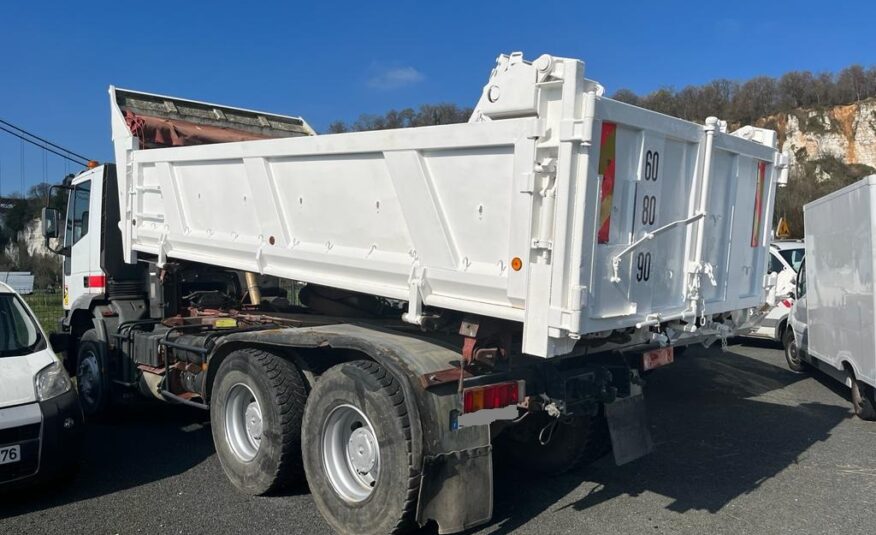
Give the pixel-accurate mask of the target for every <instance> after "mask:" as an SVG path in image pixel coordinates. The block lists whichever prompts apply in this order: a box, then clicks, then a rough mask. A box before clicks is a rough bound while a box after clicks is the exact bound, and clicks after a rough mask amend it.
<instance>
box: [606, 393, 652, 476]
mask: <svg viewBox="0 0 876 535" xmlns="http://www.w3.org/2000/svg"><path fill="white" fill-rule="evenodd" d="M605 417H606V419H607V420H608V429H609V431H610V432H611V444H612V449H613V450H614V462H615V463H616V464H617V465H618V466H620V465H622V464H626V463H628V462H631V461H635V460H636V459H638V458H639V457H643V456H645V455H647V454H649V453H651V451H652V450H653V449H654V442H653V440H652V439H651V431H650V430H649V429H648V415H647V413H646V411H645V396H644V395H642V394H639V395H636V396H630V397H625V398H618V399H617V400H615V401H613V402H612V403H608V404H606V405H605Z"/></svg>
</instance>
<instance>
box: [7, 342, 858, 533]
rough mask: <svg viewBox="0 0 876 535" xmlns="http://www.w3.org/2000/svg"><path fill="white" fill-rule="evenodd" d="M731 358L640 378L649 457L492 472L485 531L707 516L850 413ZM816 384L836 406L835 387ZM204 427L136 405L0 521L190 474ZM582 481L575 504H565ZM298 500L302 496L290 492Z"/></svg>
mask: <svg viewBox="0 0 876 535" xmlns="http://www.w3.org/2000/svg"><path fill="white" fill-rule="evenodd" d="M756 344H760V342H757V343H756ZM743 352H744V351H741V350H740V349H739V348H734V347H731V348H730V350H729V351H728V352H726V353H720V351H717V350H710V351H708V352H706V351H704V350H698V349H693V350H690V351H688V352H687V353H685V355H684V356H681V357H679V358H678V359H677V362H676V364H674V365H672V366H669V367H667V368H665V369H660V370H656V371H655V372H654V373H653V374H651V375H650V376H649V377H648V386H647V397H648V398H649V410H650V415H651V424H652V432H653V435H654V439H655V444H656V448H655V451H654V453H652V454H651V455H650V456H647V457H645V458H643V459H639V460H637V461H635V462H632V463H630V464H628V465H625V466H621V467H617V466H615V465H614V463H613V462H612V460H611V459H610V458H603V459H602V460H600V461H598V462H597V463H595V464H594V465H592V466H590V467H587V468H584V469H582V470H580V471H577V472H576V473H572V474H567V475H564V476H561V477H557V478H551V479H541V480H535V479H533V478H532V477H531V476H529V475H527V474H524V473H522V472H520V471H518V470H516V469H515V467H513V466H502V465H499V466H497V467H496V476H495V489H496V490H495V508H494V515H493V520H492V522H491V523H490V526H488V527H489V529H491V530H494V532H495V533H500V534H504V533H511V532H513V531H515V530H517V529H520V528H521V526H523V525H524V524H525V523H526V522H528V521H529V520H531V519H532V518H533V517H535V516H536V515H539V514H542V513H544V512H545V511H548V512H550V511H558V510H567V509H570V508H571V509H573V510H581V511H583V510H587V509H588V508H593V507H596V506H598V505H599V504H602V503H604V502H606V501H609V500H613V499H615V498H617V497H620V496H638V495H640V494H643V493H656V494H659V495H661V496H665V497H667V498H669V500H670V503H669V505H668V506H667V508H668V509H669V510H671V511H677V512H686V511H692V510H699V511H708V512H712V513H714V512H717V511H720V510H721V509H722V508H723V507H725V506H726V505H727V504H728V503H729V502H731V501H732V500H734V499H735V498H737V497H739V496H742V495H745V494H747V493H750V492H752V491H754V490H756V489H757V488H759V487H760V486H761V485H762V484H763V483H764V482H765V481H767V480H769V479H770V478H772V477H774V476H775V475H776V474H778V473H779V472H781V471H782V470H783V469H785V468H787V467H788V466H791V465H793V464H795V463H796V462H797V461H798V458H799V457H800V455H801V454H803V453H804V452H806V451H807V449H809V448H810V447H811V446H812V445H813V444H816V443H818V442H820V441H824V440H826V439H827V438H828V437H829V436H830V434H831V431H832V430H833V428H834V427H835V426H836V425H837V424H838V423H839V422H841V421H842V420H844V419H846V418H849V417H850V416H851V413H850V410H849V409H848V406H847V405H846V404H845V402H844V401H842V399H837V403H836V404H835V405H834V404H819V403H804V404H798V403H797V402H796V401H795V399H794V397H793V395H792V394H791V393H789V392H788V387H792V386H793V385H794V384H795V383H796V382H798V381H801V380H805V379H806V378H807V376H806V375H800V374H794V373H792V372H790V371H788V370H787V369H784V368H781V367H779V366H776V365H772V364H769V363H765V362H762V361H760V360H756V359H753V358H749V357H746V356H744V355H743V354H742V353H743ZM819 380H820V381H822V382H824V384H826V385H828V386H829V387H830V388H831V389H834V391H836V392H838V393H840V394H841V395H842V396H844V397H845V398H846V399H847V398H848V392H847V389H844V388H843V386H842V385H841V384H837V383H835V382H833V381H830V380H829V379H825V378H819ZM207 423H208V418H207V414H206V413H204V412H202V411H198V410H197V409H189V408H185V407H179V406H168V405H163V404H146V405H143V406H140V405H138V406H136V407H133V408H129V409H128V410H126V411H125V412H124V413H122V414H120V415H118V416H115V417H113V418H111V419H110V420H108V421H106V422H101V423H96V424H89V429H88V433H87V437H86V441H85V454H84V455H83V461H82V468H81V472H80V475H79V476H78V478H77V479H76V481H74V482H73V484H71V485H66V486H63V487H59V488H57V489H51V490H41V491H38V492H32V493H29V494H19V495H13V496H11V497H5V498H4V499H3V502H2V503H3V506H2V509H0V517H7V518H9V517H15V516H19V515H23V514H26V513H32V512H38V511H43V510H45V509H49V508H53V507H58V506H63V505H66V504H70V503H75V502H78V501H84V500H88V499H91V498H95V497H99V496H104V495H110V494H113V493H115V492H118V491H122V490H125V489H130V488H134V487H138V486H142V485H147V484H149V483H151V482H155V481H160V480H162V479H165V478H169V477H172V476H176V475H178V474H181V473H183V472H185V471H187V470H190V469H192V468H194V467H196V466H197V465H199V464H201V463H202V462H204V461H205V460H206V459H207V458H209V457H210V456H211V455H213V453H214V449H213V442H212V438H211V435H210V427H209V425H207ZM582 484H586V485H584V487H583V489H584V490H583V491H580V490H579V491H578V493H581V494H582V495H581V496H580V497H579V498H577V499H576V500H574V501H571V502H570V501H569V497H570V494H572V493H575V492H576V490H577V489H579V488H582ZM586 489H590V490H589V491H587V490H586ZM301 492H306V488H302V489H298V490H293V491H292V493H295V494H298V493H301ZM576 497H577V495H576ZM473 499H476V498H473ZM560 502H562V504H563V505H557V504H558V503H560ZM425 532H426V533H429V532H434V528H432V529H427V530H425Z"/></svg>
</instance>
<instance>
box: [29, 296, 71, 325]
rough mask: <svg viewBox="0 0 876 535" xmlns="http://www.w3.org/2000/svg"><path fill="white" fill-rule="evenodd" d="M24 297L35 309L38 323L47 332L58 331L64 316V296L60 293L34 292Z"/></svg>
mask: <svg viewBox="0 0 876 535" xmlns="http://www.w3.org/2000/svg"><path fill="white" fill-rule="evenodd" d="M22 297H23V298H24V300H25V301H27V304H28V305H30V308H32V309H33V313H34V314H35V315H36V318H37V321H39V322H40V325H42V326H43V329H45V331H46V332H55V331H57V330H58V320H59V319H60V318H61V316H63V315H64V306H63V304H62V302H61V299H62V298H63V296H62V294H61V292H60V291H52V290H34V291H33V293H31V294H28V295H23V296H22Z"/></svg>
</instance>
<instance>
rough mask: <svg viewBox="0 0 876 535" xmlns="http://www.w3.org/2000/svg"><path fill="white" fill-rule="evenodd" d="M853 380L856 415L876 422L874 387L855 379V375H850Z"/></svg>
mask: <svg viewBox="0 0 876 535" xmlns="http://www.w3.org/2000/svg"><path fill="white" fill-rule="evenodd" d="M849 377H851V379H852V408H853V409H854V410H855V415H856V416H857V417H858V418H860V419H862V420H876V395H874V392H873V387H872V386H870V385H868V384H866V383H862V382H861V381H859V380H857V379H855V375H854V374H852V373H849Z"/></svg>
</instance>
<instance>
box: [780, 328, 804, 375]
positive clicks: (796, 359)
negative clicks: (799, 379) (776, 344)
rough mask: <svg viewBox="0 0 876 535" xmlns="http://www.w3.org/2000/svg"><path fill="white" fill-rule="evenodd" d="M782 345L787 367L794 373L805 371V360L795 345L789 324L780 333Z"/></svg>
mask: <svg viewBox="0 0 876 535" xmlns="http://www.w3.org/2000/svg"><path fill="white" fill-rule="evenodd" d="M782 346H784V348H785V362H787V363H788V368H789V369H790V370H791V371H792V372H795V373H803V372H805V371H806V361H804V360H803V358H802V357H801V356H800V348H798V347H797V340H796V339H795V338H794V329H792V328H791V327H790V326H788V327H785V332H784V333H783V334H782Z"/></svg>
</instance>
